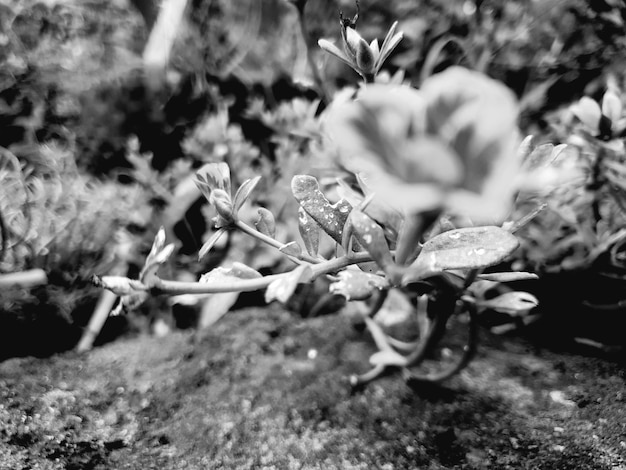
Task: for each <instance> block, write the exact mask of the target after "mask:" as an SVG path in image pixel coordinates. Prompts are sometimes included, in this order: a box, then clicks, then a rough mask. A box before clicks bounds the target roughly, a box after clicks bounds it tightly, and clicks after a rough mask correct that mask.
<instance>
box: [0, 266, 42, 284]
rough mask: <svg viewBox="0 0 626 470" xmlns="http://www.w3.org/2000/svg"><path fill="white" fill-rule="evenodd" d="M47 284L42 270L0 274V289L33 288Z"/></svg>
mask: <svg viewBox="0 0 626 470" xmlns="http://www.w3.org/2000/svg"><path fill="white" fill-rule="evenodd" d="M47 283H48V276H47V275H46V273H45V271H44V270H43V269H30V270H28V271H20V272H16V273H8V274H0V289H9V288H12V287H15V288H20V287H34V286H40V285H43V284H47Z"/></svg>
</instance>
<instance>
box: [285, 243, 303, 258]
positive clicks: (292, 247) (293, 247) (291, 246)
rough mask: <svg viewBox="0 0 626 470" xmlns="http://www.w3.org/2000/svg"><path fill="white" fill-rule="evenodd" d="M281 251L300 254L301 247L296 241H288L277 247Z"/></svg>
mask: <svg viewBox="0 0 626 470" xmlns="http://www.w3.org/2000/svg"><path fill="white" fill-rule="evenodd" d="M279 250H280V252H281V253H284V254H286V255H288V256H296V257H298V256H300V255H301V254H302V248H301V247H300V245H298V243H297V242H289V243H286V244H284V245H283V246H281V247H280V248H279Z"/></svg>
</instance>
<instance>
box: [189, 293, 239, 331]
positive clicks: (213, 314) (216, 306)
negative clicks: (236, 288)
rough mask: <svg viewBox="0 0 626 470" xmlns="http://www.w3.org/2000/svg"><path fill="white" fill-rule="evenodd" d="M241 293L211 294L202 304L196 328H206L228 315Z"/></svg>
mask: <svg viewBox="0 0 626 470" xmlns="http://www.w3.org/2000/svg"><path fill="white" fill-rule="evenodd" d="M239 294H241V292H221V293H219V294H211V295H210V296H208V298H207V299H206V300H205V301H204V303H203V304H202V310H201V312H200V321H199V322H198V328H200V329H202V328H208V327H209V326H211V325H213V324H214V323H216V322H217V321H218V320H219V319H220V318H222V317H223V316H224V315H226V314H227V313H228V311H229V310H230V309H231V308H232V306H233V305H235V302H237V299H238V298H239Z"/></svg>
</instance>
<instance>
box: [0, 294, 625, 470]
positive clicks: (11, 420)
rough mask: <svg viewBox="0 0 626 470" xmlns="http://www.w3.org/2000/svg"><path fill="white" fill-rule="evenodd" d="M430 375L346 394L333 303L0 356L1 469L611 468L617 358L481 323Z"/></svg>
mask: <svg viewBox="0 0 626 470" xmlns="http://www.w3.org/2000/svg"><path fill="white" fill-rule="evenodd" d="M481 336H482V338H481V347H480V350H479V353H478V356H477V357H476V359H475V360H474V361H473V362H472V363H471V365H470V366H469V367H468V368H467V369H466V370H465V371H463V372H462V373H461V374H460V375H459V376H457V377H455V378H453V379H452V380H450V381H448V382H446V383H445V384H444V385H443V386H440V387H439V386H438V387H433V386H431V387H417V389H416V390H413V389H411V388H410V387H408V386H407V385H406V384H405V383H404V381H403V380H402V378H401V376H400V374H399V373H392V374H389V375H387V376H386V377H383V378H381V379H379V380H377V381H376V382H373V383H371V384H369V385H368V386H367V387H365V388H364V389H363V390H361V391H358V392H353V391H351V389H350V387H349V385H348V377H349V375H350V374H353V373H355V372H357V373H360V372H364V371H365V370H367V368H368V357H369V355H370V354H371V353H372V352H373V351H374V347H373V345H372V340H371V337H370V336H369V334H368V333H367V332H359V331H357V330H356V329H355V328H354V327H353V326H352V324H351V320H350V319H349V318H348V317H347V316H346V315H334V316H327V317H322V318H315V319H309V320H303V319H300V318H295V317H294V316H293V315H291V314H289V313H287V312H285V311H283V310H281V309H280V308H279V307H278V306H270V307H267V308H263V309H258V308H249V309H244V310H240V311H236V312H232V313H230V314H229V315H227V316H226V317H225V318H224V319H223V320H221V321H220V322H219V323H218V324H217V325H215V326H214V327H212V329H211V331H210V332H207V333H203V334H202V337H199V336H198V335H197V334H196V333H195V332H191V331H182V332H181V331H178V332H174V333H171V334H169V335H167V336H165V337H161V338H157V337H147V336H146V337H140V338H134V339H124V340H119V341H117V342H115V343H112V344H108V345H105V346H103V347H100V348H98V349H95V350H93V351H92V352H90V353H88V354H85V355H78V354H76V353H65V354H60V355H57V356H54V357H52V358H49V359H34V358H21V359H11V360H7V361H5V362H4V363H2V364H0V423H1V425H2V428H1V429H0V468H1V469H3V470H5V469H6V470H21V469H24V470H25V469H33V470H34V469H46V470H48V469H49V470H52V469H160V470H167V469H184V470H194V469H218V468H224V469H256V468H259V469H261V468H266V469H384V470H391V469H484V468H493V469H518V468H519V469H611V470H618V469H620V470H624V469H626V387H625V376H626V374H625V371H624V368H623V365H620V364H619V363H616V362H611V361H607V360H606V359H600V358H592V357H584V356H581V355H574V354H566V353H557V352H552V351H548V350H545V349H540V348H538V347H536V346H531V345H529V344H527V343H525V342H524V341H522V340H520V339H510V338H502V337H492V336H491V335H489V334H488V333H486V332H482V333H481Z"/></svg>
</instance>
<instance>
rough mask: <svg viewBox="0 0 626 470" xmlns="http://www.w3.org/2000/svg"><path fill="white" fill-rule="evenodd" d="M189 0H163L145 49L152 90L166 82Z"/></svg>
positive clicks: (145, 61) (146, 71) (148, 80)
mask: <svg viewBox="0 0 626 470" xmlns="http://www.w3.org/2000/svg"><path fill="white" fill-rule="evenodd" d="M186 8H187V0H163V2H162V3H161V7H160V11H159V13H158V16H157V18H156V21H155V23H154V27H153V28H152V30H151V31H150V37H149V38H148V43H147V44H146V47H145V49H144V51H143V67H144V71H145V74H146V80H147V83H148V85H149V86H150V88H151V89H152V90H158V89H160V88H161V86H162V85H163V84H164V83H165V71H166V68H167V65H168V64H169V61H170V54H171V52H172V47H173V46H174V41H175V40H176V35H177V34H178V30H179V28H180V25H181V24H182V22H183V16H184V14H185V9H186Z"/></svg>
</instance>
